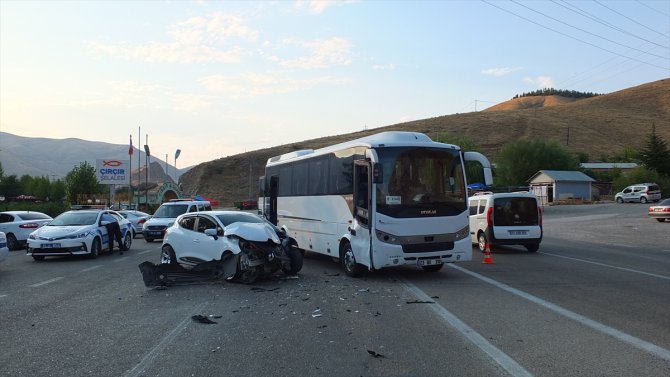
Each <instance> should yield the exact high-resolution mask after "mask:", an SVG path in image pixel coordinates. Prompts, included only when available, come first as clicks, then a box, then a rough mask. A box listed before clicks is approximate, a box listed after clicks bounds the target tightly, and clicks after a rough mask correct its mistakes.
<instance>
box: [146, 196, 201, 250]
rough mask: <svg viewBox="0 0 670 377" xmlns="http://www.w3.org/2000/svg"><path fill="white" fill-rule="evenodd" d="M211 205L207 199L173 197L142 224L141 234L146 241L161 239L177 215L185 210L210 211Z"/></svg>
mask: <svg viewBox="0 0 670 377" xmlns="http://www.w3.org/2000/svg"><path fill="white" fill-rule="evenodd" d="M211 210H212V205H211V204H210V203H209V202H207V201H200V200H184V199H173V200H170V201H169V202H165V203H163V204H161V206H160V207H158V209H157V210H156V213H154V214H153V216H151V218H150V219H149V220H147V221H146V222H145V223H144V225H143V226H142V235H144V240H145V241H147V242H153V240H155V239H157V238H160V239H162V238H163V236H164V235H165V230H166V229H167V228H168V227H170V226H172V224H174V221H175V220H176V219H177V217H178V216H179V215H182V214H184V213H187V212H200V211H211Z"/></svg>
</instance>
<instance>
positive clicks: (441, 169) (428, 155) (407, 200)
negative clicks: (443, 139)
mask: <svg viewBox="0 0 670 377" xmlns="http://www.w3.org/2000/svg"><path fill="white" fill-rule="evenodd" d="M376 150H377V154H378V156H379V162H380V163H381V165H382V168H383V172H382V176H383V182H382V183H379V184H377V185H376V190H377V211H379V212H380V213H383V214H385V215H388V216H391V217H404V218H408V217H421V216H425V214H426V213H428V212H430V213H431V214H432V215H433V216H454V215H458V214H460V213H463V211H465V209H466V208H467V203H466V201H465V197H466V195H465V181H464V179H463V167H462V165H461V156H460V152H459V151H458V150H455V149H444V148H411V147H389V148H377V149H376Z"/></svg>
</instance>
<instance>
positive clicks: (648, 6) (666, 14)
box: [635, 0, 670, 17]
mask: <svg viewBox="0 0 670 377" xmlns="http://www.w3.org/2000/svg"><path fill="white" fill-rule="evenodd" d="M635 1H637V2H638V3H640V4H642V5H644V6H645V7H647V8H649V9H651V10H653V11H654V12H657V13H660V14H662V15H664V16H665V17H670V14H668V13H664V12H662V11H660V10H658V9H656V8H654V7H652V6H651V5H649V4H645V3H643V2H641V1H640V0H635Z"/></svg>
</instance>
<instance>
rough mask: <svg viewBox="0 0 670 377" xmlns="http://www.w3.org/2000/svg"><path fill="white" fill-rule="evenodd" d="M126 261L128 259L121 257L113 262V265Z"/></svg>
mask: <svg viewBox="0 0 670 377" xmlns="http://www.w3.org/2000/svg"><path fill="white" fill-rule="evenodd" d="M126 259H128V257H121V258H119V259H116V260H114V263H118V262H122V261H124V260H126Z"/></svg>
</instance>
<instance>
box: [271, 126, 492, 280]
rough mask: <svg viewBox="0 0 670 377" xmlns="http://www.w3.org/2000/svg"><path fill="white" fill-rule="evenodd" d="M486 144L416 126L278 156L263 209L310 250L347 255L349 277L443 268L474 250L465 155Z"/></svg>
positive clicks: (473, 155)
mask: <svg viewBox="0 0 670 377" xmlns="http://www.w3.org/2000/svg"><path fill="white" fill-rule="evenodd" d="M465 160H473V161H478V162H480V163H481V164H482V167H483V169H484V177H485V183H486V184H487V185H490V184H491V183H492V178H491V166H490V163H489V161H488V159H487V158H486V157H484V156H483V155H482V154H480V153H477V152H465V153H463V152H462V151H461V150H460V148H459V147H458V146H455V145H450V144H443V143H437V142H434V141H432V140H431V139H430V138H429V137H428V136H426V135H424V134H421V133H415V132H382V133H379V134H376V135H371V136H368V137H364V138H361V139H357V140H353V141H349V142H345V143H341V144H337V145H333V146H330V147H325V148H322V149H318V150H302V151H296V152H291V153H287V154H283V155H281V156H276V157H272V158H270V159H268V162H267V165H266V167H265V176H264V177H261V179H260V187H259V213H261V214H262V215H264V216H265V217H266V218H267V219H268V220H270V221H271V222H272V223H274V224H275V225H277V226H279V227H280V228H284V229H286V231H287V232H288V233H289V235H290V237H291V238H293V239H294V240H295V241H296V242H297V244H298V247H299V248H300V249H303V250H308V251H311V252H315V253H320V254H325V255H329V256H332V257H334V258H337V259H339V261H340V262H341V264H342V267H343V268H344V270H345V272H346V273H347V275H349V276H359V275H360V274H362V273H363V272H364V271H365V269H368V270H377V269H381V268H386V267H393V266H402V265H414V266H419V267H421V268H423V269H424V270H426V271H438V270H440V269H441V268H442V266H443V264H444V263H450V262H458V261H468V260H471V259H472V245H471V243H470V234H469V227H468V214H469V213H468V198H467V189H466V185H467V182H466V177H465V169H464V161H465Z"/></svg>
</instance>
